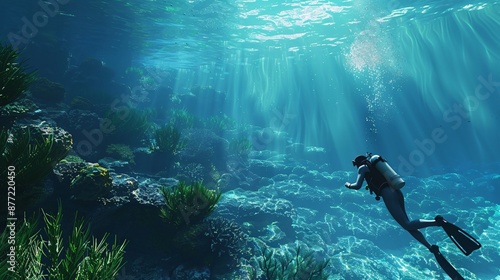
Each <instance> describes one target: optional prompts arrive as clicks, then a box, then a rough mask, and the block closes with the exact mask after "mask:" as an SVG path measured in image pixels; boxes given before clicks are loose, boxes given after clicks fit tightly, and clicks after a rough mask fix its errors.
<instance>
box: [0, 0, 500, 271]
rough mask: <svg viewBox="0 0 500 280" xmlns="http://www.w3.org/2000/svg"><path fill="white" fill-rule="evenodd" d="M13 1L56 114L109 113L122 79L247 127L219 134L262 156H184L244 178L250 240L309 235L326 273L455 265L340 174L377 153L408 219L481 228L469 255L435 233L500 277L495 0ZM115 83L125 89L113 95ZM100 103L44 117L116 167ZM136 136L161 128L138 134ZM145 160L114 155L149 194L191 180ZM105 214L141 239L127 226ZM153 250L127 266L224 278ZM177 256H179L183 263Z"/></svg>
mask: <svg viewBox="0 0 500 280" xmlns="http://www.w3.org/2000/svg"><path fill="white" fill-rule="evenodd" d="M0 11H1V12H0V15H1V16H0V23H1V24H0V34H2V42H3V43H7V44H11V45H12V46H14V47H15V48H16V49H19V50H21V51H22V56H23V57H25V58H28V59H29V60H28V64H29V65H31V66H32V67H34V68H36V69H38V74H39V75H40V76H43V77H46V78H48V79H49V80H51V81H53V82H57V83H60V84H62V85H63V86H64V87H65V89H66V97H65V99H64V101H63V103H65V104H67V105H68V106H67V107H64V106H63V107H62V108H64V109H61V108H59V109H58V110H63V111H66V112H67V114H69V115H70V116H73V115H71V113H70V112H71V110H72V107H70V106H69V105H70V104H72V101H74V100H75V99H74V98H75V97H80V96H83V97H85V99H86V100H88V101H90V103H91V104H93V105H91V106H90V108H87V111H88V112H92V113H95V114H96V115H97V116H98V117H99V118H100V119H102V118H105V116H106V115H105V113H102V112H101V111H99V110H98V108H100V107H99V106H104V107H107V108H109V107H110V106H112V104H113V102H114V101H116V100H118V101H119V102H121V101H122V96H123V94H125V93H124V92H123V91H121V89H122V87H119V86H118V85H120V86H122V85H123V86H125V87H127V88H128V89H129V91H127V93H126V95H127V104H128V105H129V106H131V107H133V108H134V109H138V110H141V111H148V110H152V111H154V112H155V114H156V115H155V117H154V118H152V122H153V123H154V124H155V125H157V126H162V125H163V124H164V123H165V122H167V121H169V120H171V118H170V119H169V116H168V114H169V112H171V111H173V110H187V111H188V112H189V113H190V114H192V115H193V116H195V117H196V118H199V119H209V118H210V117H213V116H224V117H225V118H228V119H230V120H231V121H234V122H235V123H236V124H237V126H238V128H240V127H241V128H242V129H241V131H243V132H241V133H240V131H239V129H235V128H231V129H223V131H221V132H220V133H217V136H218V137H220V138H221V139H222V140H220V141H222V142H225V143H230V142H231V141H233V140H234V139H238V137H240V134H241V135H243V138H244V139H248V141H250V142H249V144H250V151H249V153H248V155H247V156H248V158H244V159H243V160H241V159H240V158H236V157H234V151H233V153H231V151H230V149H229V151H228V149H227V148H221V150H217V149H214V150H211V151H210V152H211V153H212V154H203V153H199V154H194V155H193V156H192V157H191V158H190V157H189V156H185V157H184V158H182V157H181V158H180V159H176V160H175V161H176V164H177V166H181V167H178V168H179V170H180V169H182V168H184V167H183V166H184V163H186V165H185V166H186V168H185V169H189V172H190V173H189V174H190V175H192V176H195V175H193V174H195V173H196V172H195V171H196V170H194V168H192V166H193V165H190V167H189V168H188V167H187V166H188V165H189V164H200V165H199V166H202V167H203V168H205V169H209V168H211V167H210V166H215V167H214V169H215V171H216V172H215V171H214V172H212V173H218V174H219V175H220V177H219V180H215V181H216V182H220V180H221V179H220V178H226V177H228V178H230V179H229V183H228V184H227V185H224V186H223V187H221V186H218V187H221V188H222V191H223V193H222V198H221V201H220V202H219V206H218V208H216V210H215V212H214V215H217V216H221V217H224V218H230V219H232V220H234V221H236V222H237V223H238V224H240V226H243V227H244V229H245V230H247V231H248V233H249V235H250V236H251V237H252V238H258V239H259V240H261V241H262V242H264V243H266V244H268V245H269V246H271V247H274V248H280V246H292V247H293V244H295V243H296V242H302V243H303V244H305V245H306V246H308V247H309V248H311V249H312V250H314V251H315V252H318V253H319V255H321V257H322V258H325V259H329V260H330V263H329V264H330V266H329V268H328V273H329V279H446V276H445V275H444V272H443V271H442V270H441V269H440V268H439V266H438V265H437V263H436V262H435V261H434V258H433V256H432V254H431V253H429V252H428V250H426V248H424V247H423V246H422V245H420V244H419V243H418V242H416V241H415V240H413V239H412V238H411V236H410V235H409V234H408V233H407V232H405V231H404V230H403V229H401V227H399V225H398V224H397V223H396V222H395V221H394V220H393V219H392V218H391V217H390V215H389V213H388V212H387V210H386V209H385V206H384V204H383V203H382V202H377V201H375V199H374V196H370V195H369V192H368V191H364V187H363V188H362V189H361V190H359V191H354V190H348V189H346V188H345V187H343V185H344V182H346V181H348V182H353V181H354V180H355V178H356V172H355V171H356V170H355V169H354V168H353V167H352V165H351V160H352V159H353V158H354V157H355V156H356V155H358V154H364V153H365V152H373V153H376V154H380V155H383V156H384V157H385V158H386V159H387V160H388V161H389V163H390V164H391V166H392V167H393V168H394V169H395V170H396V171H397V172H398V173H399V174H400V175H402V176H403V178H404V179H405V181H406V186H405V187H404V188H403V189H402V191H403V193H404V195H405V197H406V207H407V212H408V215H409V216H410V218H415V219H418V218H424V219H433V218H434V216H435V215H437V214H441V215H444V216H445V217H446V218H447V219H449V220H450V221H451V222H453V223H456V224H457V225H460V226H461V227H464V229H466V230H467V231H468V232H470V233H471V234H473V235H474V236H475V237H477V238H478V240H480V242H481V243H482V245H483V247H482V249H480V250H478V251H476V252H474V253H473V254H472V255H470V256H467V257H466V256H463V255H462V254H461V253H460V252H459V251H458V250H457V249H456V248H454V245H453V243H451V242H450V241H449V240H448V239H447V237H446V235H445V233H444V231H442V230H441V229H435V228H428V229H424V230H423V232H424V234H425V236H426V237H428V239H429V241H430V242H431V243H432V244H435V243H437V244H438V245H439V246H440V247H441V251H442V252H443V255H445V256H446V257H447V258H448V260H449V261H450V262H451V263H452V264H453V265H454V266H456V267H457V268H459V271H460V272H461V273H462V274H463V275H464V277H465V278H466V279H500V270H499V269H498V265H496V264H498V263H499V261H500V252H499V250H498V239H499V238H500V231H499V230H498V229H497V225H498V223H499V220H500V207H499V206H498V203H499V202H500V190H499V189H500V174H499V171H498V170H499V167H500V162H499V160H498V158H497V156H495V152H497V151H498V148H497V147H498V143H500V133H498V132H497V131H496V129H497V128H498V124H499V117H500V115H499V111H498V104H500V103H499V100H500V69H499V67H498V62H499V60H500V48H499V47H498V44H499V42H500V33H499V32H498V30H500V4H499V3H498V2H497V1H473V2H470V1H454V2H453V3H449V2H448V1H398V0H391V1H369V0H361V1H321V0H317V1H262V0H248V1H240V0H235V1H233V0H221V1H219V0H204V1H198V0H184V1H181V0H176V1H151V0H149V1H111V0H109V1H93V0H91V1H86V2H82V1H71V0H64V1H63V0H61V1H55V0H50V1H39V2H36V1H16V2H12V1H3V2H2V3H1V4H0ZM495 30H496V31H495ZM89 59H92V60H91V61H94V62H95V61H98V62H99V67H101V66H102V67H103V68H102V69H108V70H109V71H111V72H113V74H109V75H111V76H112V78H110V80H112V81H113V85H111V84H104V83H101V81H100V80H99V79H100V78H102V77H103V76H104V75H106V73H108V72H104V73H98V74H96V73H95V72H92V73H91V74H89V75H88V76H86V77H85V79H83V82H82V80H78V79H77V78H75V77H76V76H75V75H74V73H75V71H76V72H77V73H81V72H83V70H82V69H83V66H82V65H84V63H85V62H88V61H89ZM99 67H97V68H92V69H93V70H92V71H94V70H95V69H101V68H99ZM78 71H80V72H78ZM134 71H136V72H134ZM130 73H132V74H133V73H140V75H139V77H135V76H133V75H132V74H130ZM77 80H78V81H77ZM82 84H83V87H82ZM82 88H84V90H81V89H82ZM106 92H113V94H114V95H113V96H111V97H110V98H109V99H104V101H103V100H100V99H99V98H98V97H100V96H101V95H105V94H106ZM98 99H99V101H97V100H98ZM39 107H40V110H41V111H42V112H44V113H45V112H49V111H50V112H53V111H54V109H53V108H52V109H50V108H51V107H50V106H48V105H47V107H44V105H41V106H39ZM49 107H50V108H49ZM105 110H106V108H105V109H104V111H105ZM162 113H163V115H162ZM49 115H50V114H49ZM52 115H53V114H52ZM52 115H50V116H52ZM91 115H92V114H90V113H89V114H87V113H86V114H85V115H82V116H84V117H82V118H81V119H79V122H80V123H81V124H82V127H81V128H76V127H78V125H76V124H74V123H73V124H68V127H65V126H64V124H63V122H62V121H58V120H57V119H56V118H51V117H50V116H45V117H47V118H49V119H51V120H54V121H55V122H56V123H57V124H58V125H59V126H62V127H63V128H64V129H66V130H68V131H70V132H72V131H71V129H72V128H73V129H74V130H75V131H76V132H77V133H72V134H73V140H74V147H73V148H74V149H73V151H72V153H73V154H75V155H79V156H81V157H82V158H83V159H85V160H86V161H88V162H99V163H100V164H101V165H103V166H106V162H107V161H106V160H104V158H106V157H107V155H106V153H105V151H106V149H105V147H104V145H103V144H101V141H100V140H99V141H97V142H99V143H97V144H96V143H94V142H92V139H94V140H96V138H92V137H97V136H95V134H92V133H91V132H92V131H93V130H92V128H95V123H98V121H97V119H96V120H94V119H92V121H90V116H91ZM60 119H64V117H63V118H60ZM44 120H45V121H47V119H44ZM40 121H41V120H40ZM86 121H88V122H89V123H90V124H88V123H86ZM83 123H86V124H85V125H88V126H85V125H83ZM97 126H98V125H97ZM82 131H87V132H89V133H86V134H85V133H81V132H82ZM196 133H198V132H193V133H191V132H190V134H189V133H187V132H186V134H183V135H187V136H185V137H188V138H189V139H196V138H195V137H194V136H193V135H197V137H199V138H200V139H201V140H200V139H198V140H193V141H198V142H196V143H197V144H198V145H204V144H206V145H211V144H210V143H212V142H211V141H212V138H209V137H208V136H205V135H201V134H196ZM89 135H90V136H89ZM198 135H199V136H198ZM136 136H138V137H140V138H141V137H142V138H152V136H151V135H149V134H148V135H146V134H145V135H127V136H126V137H130V138H133V137H136ZM190 137H192V138H190ZM98 138H100V137H98ZM103 138H104V141H106V135H104V136H103ZM142 140H144V139H142ZM85 141H87V142H85ZM214 141H215V140H214ZM86 143H90V144H89V145H88V146H85V145H86ZM112 143H115V142H112V141H111V142H106V145H108V144H112ZM191 143H195V142H191ZM84 144H85V145H84ZM190 145H191V144H188V145H187V146H188V148H189V149H194V148H192V147H191V146H190ZM193 145H194V144H193ZM131 146H132V148H133V149H140V148H145V147H147V146H148V144H144V142H140V141H139V142H136V143H134V144H131ZM186 149H187V148H186ZM89 150H90V152H89ZM219 151H223V152H221V153H218V152H219ZM213 153H215V154H213ZM134 154H135V155H136V158H138V154H140V151H139V152H137V150H134ZM181 154H182V153H181ZM184 155H185V154H184ZM188 158H189V160H188ZM193 158H195V159H193ZM201 159H208V160H209V161H213V164H212V165H210V164H209V165H204V164H205V163H204V162H203V160H201ZM214 159H217V161H215V160H214ZM136 162H137V164H135V165H131V164H130V162H129V164H130V165H129V167H127V168H122V169H120V168H118V167H116V166H113V165H112V164H109V161H108V162H107V163H108V164H109V165H107V166H106V167H108V168H109V170H111V171H114V174H113V176H115V177H114V178H113V181H114V182H115V184H116V182H117V181H119V180H120V179H119V178H118V177H119V175H120V174H122V175H123V174H124V176H129V177H127V178H134V180H136V181H135V182H136V187H134V188H132V189H133V191H134V195H135V196H136V197H141V195H140V193H141V192H142V193H146V195H144V196H145V197H146V200H148V199H151V200H154V199H153V198H151V196H150V195H148V191H151V190H150V189H149V188H153V189H155V188H156V187H157V186H159V185H169V184H170V181H168V180H169V179H173V180H179V179H180V178H181V177H179V176H177V177H176V176H175V175H178V174H180V173H182V172H178V173H175V172H173V173H172V172H170V173H168V172H167V174H165V173H163V174H161V173H158V172H159V171H165V170H161V168H159V169H158V170H156V169H155V168H153V169H151V168H150V167H149V166H146V165H147V164H148V161H147V160H145V161H139V160H138V159H137V160H136ZM200 168H201V167H200ZM192 169H193V170H192ZM183 170H184V169H183ZM212 171H213V170H212ZM204 172H205V173H204ZM187 173H188V172H187V171H186V172H184V173H183V176H184V177H186V176H187V175H186V174H187ZM200 173H201V174H202V175H199V176H201V177H203V176H205V177H206V176H208V175H207V174H208V173H210V172H209V171H200ZM153 174H154V176H153ZM224 174H227V176H226V177H224V176H223V175H224ZM184 177H182V178H184ZM192 178H193V177H192ZM130 180H132V179H130ZM134 186H135V185H134ZM151 192H153V191H151ZM130 193H132V190H130ZM137 193H139V194H137ZM46 203H47V204H48V203H49V202H46ZM146 204H148V203H146ZM150 204H152V205H155V203H150ZM259 205H260V208H259V207H258V206H259ZM75 209H78V207H76V206H75ZM241 209H247V210H246V211H243V210H241ZM141 211H142V210H141ZM249 211H250V212H251V213H249ZM252 211H254V212H252ZM101 223H102V222H101ZM97 224H99V223H97ZM102 228H103V229H106V230H107V231H109V232H111V233H113V234H121V235H122V236H123V237H125V238H129V239H130V238H131V237H129V235H128V234H127V233H126V232H121V231H122V230H123V229H122V228H120V227H117V228H118V232H113V231H112V228H110V227H105V226H102ZM132 232H134V231H132ZM149 233H150V232H149V231H143V232H139V233H137V234H141V235H142V236H141V238H137V239H138V240H139V241H140V240H142V239H148V238H149V235H148V234H149ZM139 241H137V242H139ZM141 246H142V245H141V244H140V242H139V244H138V245H136V246H135V247H134V246H132V248H133V249H130V250H131V251H133V252H135V254H134V258H132V257H131V258H130V259H128V261H129V264H130V266H127V267H126V268H128V273H127V272H125V271H122V274H121V275H122V278H123V279H189V278H190V277H191V278H192V279H225V278H223V277H222V276H218V277H219V278H217V277H216V276H213V275H215V274H213V273H212V277H215V278H208V277H209V276H207V275H210V273H211V271H210V270H203V269H199V268H198V269H199V270H198V274H196V273H194V274H189V273H188V272H185V275H195V274H196V275H197V276H196V277H200V278H194V276H184V277H185V278H181V276H178V278H174V277H173V276H172V275H173V274H172V273H170V274H168V273H166V272H165V271H162V269H165V270H167V269H166V268H165V267H167V266H172V264H171V263H169V264H168V265H167V264H165V263H168V261H165V262H164V263H162V262H161V261H159V263H158V264H157V265H156V264H155V265H156V266H153V267H154V268H151V267H149V268H148V269H149V270H151V271H153V272H151V271H150V272H148V273H149V274H148V273H141V272H140V271H141V267H147V265H145V264H140V261H137V260H139V259H140V257H143V256H142V255H143V254H144V255H147V253H146V252H143V251H141V250H140V248H141ZM142 247H146V245H144V246H142ZM155 254H156V252H155ZM158 254H159V255H160V256H161V259H162V260H165V259H169V258H170V257H171V256H169V255H168V254H166V255H162V254H161V253H158ZM136 256H137V257H136ZM137 263H139V264H137ZM133 265H135V266H133ZM176 265H177V266H174V268H170V269H171V270H175V269H176V268H179V267H181V266H182V264H178V263H176ZM186 266H187V265H186ZM241 267H244V266H243V265H241ZM134 269H135V270H134ZM131 271H133V272H131ZM138 271H139V272H138ZM156 272H157V273H158V274H155V273H156ZM129 274H130V275H129ZM167 274H168V275H169V276H165V275H167ZM178 274H180V273H178ZM151 275H156V276H151ZM159 275H162V276H159ZM125 277H134V278H125ZM168 277H172V278H168ZM203 277H205V278H203ZM225 277H230V276H225ZM234 277H235V276H234ZM241 277H242V278H241V279H247V278H245V276H241ZM118 279H120V278H118ZM227 279H230V278H227Z"/></svg>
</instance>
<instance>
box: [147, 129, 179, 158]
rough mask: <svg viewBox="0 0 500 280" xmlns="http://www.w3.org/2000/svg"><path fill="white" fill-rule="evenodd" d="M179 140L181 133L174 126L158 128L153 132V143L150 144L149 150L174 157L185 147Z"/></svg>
mask: <svg viewBox="0 0 500 280" xmlns="http://www.w3.org/2000/svg"><path fill="white" fill-rule="evenodd" d="M180 139H181V133H180V132H179V130H178V129H177V128H175V126H173V125H167V126H165V127H162V128H159V129H157V130H155V132H154V143H152V144H151V150H152V151H153V152H160V153H165V154H167V155H175V154H177V153H178V152H179V151H180V150H181V149H182V148H183V147H184V146H185V143H184V142H182V141H181V140H180Z"/></svg>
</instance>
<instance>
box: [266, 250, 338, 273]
mask: <svg viewBox="0 0 500 280" xmlns="http://www.w3.org/2000/svg"><path fill="white" fill-rule="evenodd" d="M329 262H330V260H317V259H316V258H315V257H314V254H313V252H303V251H302V248H301V247H300V246H299V245H297V248H296V249H295V250H292V252H289V251H288V250H285V251H281V252H278V250H276V249H269V248H268V247H267V246H264V247H263V248H261V257H260V258H259V259H258V264H259V268H260V270H261V271H262V274H263V277H264V279H266V280H278V279H290V280H299V279H300V280H302V279H304V280H323V279H327V278H328V275H326V274H325V271H324V270H325V268H326V267H327V266H328V263H329Z"/></svg>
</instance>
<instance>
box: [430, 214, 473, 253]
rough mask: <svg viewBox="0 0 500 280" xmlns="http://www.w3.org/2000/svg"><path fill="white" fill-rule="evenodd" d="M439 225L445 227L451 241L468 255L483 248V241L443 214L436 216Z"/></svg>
mask: <svg viewBox="0 0 500 280" xmlns="http://www.w3.org/2000/svg"><path fill="white" fill-rule="evenodd" d="M435 220H436V222H437V223H438V225H440V226H441V227H443V229H444V231H445V232H446V234H448V236H449V237H450V239H451V241H453V243H455V245H457V247H458V249H460V251H462V253H464V254H465V255H466V256H468V255H470V254H471V253H472V252H473V251H474V250H477V249H479V248H481V243H479V241H477V240H476V239H475V238H474V237H472V236H471V235H470V234H468V233H467V232H465V231H464V230H463V229H461V228H459V227H457V226H456V225H454V224H452V223H450V222H448V221H446V220H445V219H444V218H443V217H442V216H439V215H438V216H436V218H435Z"/></svg>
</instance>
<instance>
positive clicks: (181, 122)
mask: <svg viewBox="0 0 500 280" xmlns="http://www.w3.org/2000/svg"><path fill="white" fill-rule="evenodd" d="M195 123H196V118H195V117H194V116H193V115H191V114H190V113H189V112H188V111H187V110H186V109H175V110H171V111H170V119H169V126H174V127H175V128H177V129H181V130H182V129H190V128H193V127H194V126H195Z"/></svg>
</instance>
